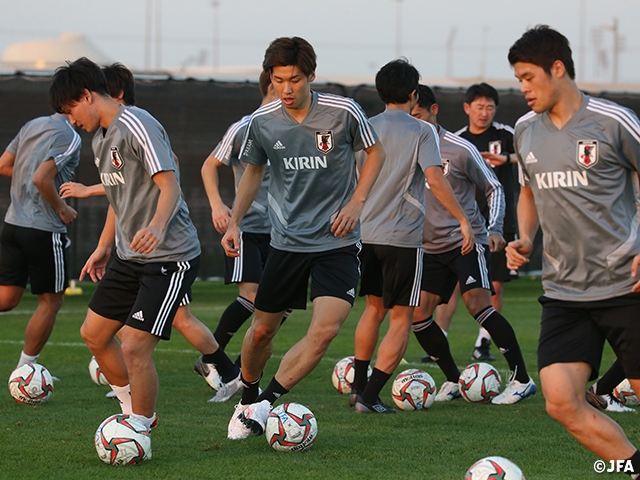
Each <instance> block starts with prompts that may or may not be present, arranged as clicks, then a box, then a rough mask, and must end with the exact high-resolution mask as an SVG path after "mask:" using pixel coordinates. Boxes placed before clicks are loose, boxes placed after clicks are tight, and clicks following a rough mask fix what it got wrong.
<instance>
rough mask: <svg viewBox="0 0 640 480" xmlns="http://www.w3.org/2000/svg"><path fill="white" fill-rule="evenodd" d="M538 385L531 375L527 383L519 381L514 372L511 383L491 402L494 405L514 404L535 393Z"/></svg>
mask: <svg viewBox="0 0 640 480" xmlns="http://www.w3.org/2000/svg"><path fill="white" fill-rule="evenodd" d="M536 391H537V387H536V384H535V382H534V381H533V379H532V378H531V377H529V381H528V382H527V383H522V382H519V381H517V380H516V379H515V378H514V375H513V374H512V375H511V376H510V377H509V383H507V386H506V387H505V389H504V390H503V391H502V393H501V394H500V395H498V396H497V397H493V399H492V400H491V403H493V404H494V405H513V404H514V403H518V402H519V401H520V400H524V399H525V398H528V397H530V396H532V395H535V393H536Z"/></svg>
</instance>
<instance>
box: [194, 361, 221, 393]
mask: <svg viewBox="0 0 640 480" xmlns="http://www.w3.org/2000/svg"><path fill="white" fill-rule="evenodd" d="M193 369H194V370H195V372H196V373H197V374H198V375H200V376H201V377H203V378H204V379H205V380H206V381H207V383H208V384H209V386H210V387H211V388H212V389H214V390H216V389H217V388H218V385H220V383H222V381H221V380H220V375H218V370H216V367H215V365H213V364H212V363H205V362H203V361H202V355H200V356H199V357H198V359H197V360H196V363H194V364H193Z"/></svg>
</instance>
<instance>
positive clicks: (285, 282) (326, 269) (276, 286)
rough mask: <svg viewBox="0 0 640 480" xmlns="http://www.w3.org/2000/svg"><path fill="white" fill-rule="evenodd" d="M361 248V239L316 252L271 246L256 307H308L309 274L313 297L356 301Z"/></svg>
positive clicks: (278, 309) (271, 309) (272, 310)
mask: <svg viewBox="0 0 640 480" xmlns="http://www.w3.org/2000/svg"><path fill="white" fill-rule="evenodd" d="M360 248H361V245H360V243H357V244H355V245H349V246H348V247H342V248H336V249H333V250H327V251H324V252H314V253H300V252H286V251H283V250H277V249H275V248H271V252H270V253H269V257H268V258H267V263H266V265H265V266H264V272H263V273H262V278H261V279H260V285H259V286H258V293H257V294H256V301H255V307H256V309H257V310H262V311H263V312H268V313H276V312H282V311H284V310H287V309H288V308H296V309H300V310H305V309H306V308H307V290H308V288H309V277H311V301H313V300H314V299H315V298H317V297H336V298H341V299H343V300H346V301H347V302H349V303H350V304H351V305H353V301H354V299H355V296H356V288H357V286H358V280H359V278H360V260H359V259H358V253H359V252H360Z"/></svg>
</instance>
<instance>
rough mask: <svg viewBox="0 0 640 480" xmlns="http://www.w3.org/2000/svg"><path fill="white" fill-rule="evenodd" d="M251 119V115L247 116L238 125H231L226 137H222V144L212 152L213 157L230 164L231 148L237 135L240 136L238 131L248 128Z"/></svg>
mask: <svg viewBox="0 0 640 480" xmlns="http://www.w3.org/2000/svg"><path fill="white" fill-rule="evenodd" d="M250 118H251V115H245V116H244V117H242V118H241V119H240V120H238V121H237V122H236V123H234V124H233V125H231V126H230V127H229V128H228V129H227V131H226V133H225V134H224V136H223V137H222V140H220V143H219V144H218V146H217V147H216V148H214V149H213V152H211V155H213V156H214V157H216V158H217V159H218V160H219V161H221V162H222V163H224V162H225V161H227V162H228V161H229V157H230V154H231V151H232V148H231V147H232V145H233V141H234V140H235V138H236V135H237V134H238V131H239V130H241V129H242V128H243V127H246V126H247V124H248V123H249V119H250Z"/></svg>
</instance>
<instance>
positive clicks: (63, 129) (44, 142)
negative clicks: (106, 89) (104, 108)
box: [4, 113, 81, 233]
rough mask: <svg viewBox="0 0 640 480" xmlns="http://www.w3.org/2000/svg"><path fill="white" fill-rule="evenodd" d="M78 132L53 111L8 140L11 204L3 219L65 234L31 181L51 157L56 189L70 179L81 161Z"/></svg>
mask: <svg viewBox="0 0 640 480" xmlns="http://www.w3.org/2000/svg"><path fill="white" fill-rule="evenodd" d="M80 145H81V141H80V135H78V134H77V133H76V131H75V130H74V129H73V127H72V126H71V125H70V124H69V121H68V120H67V118H66V117H65V116H64V115H61V114H59V113H56V114H54V115H51V116H48V117H39V118H35V119H33V120H31V121H30V122H27V123H26V124H25V125H24V126H23V127H22V128H21V129H20V132H19V133H18V135H16V137H15V138H14V139H13V140H12V141H11V143H10V144H9V146H8V147H7V151H8V152H9V153H11V154H12V155H13V156H14V157H15V158H16V160H15V163H14V165H13V174H12V177H11V204H10V205H9V209H8V210H7V214H6V215H5V217H4V221H5V222H7V223H9V224H11V225H17V226H19V227H27V228H35V229H36V230H43V231H45V232H56V233H66V231H67V227H66V225H65V224H64V223H63V222H62V220H61V219H60V216H59V215H58V212H56V211H55V210H54V209H53V207H52V206H51V205H49V203H48V202H47V201H46V200H45V199H44V198H43V197H42V195H40V191H39V190H38V188H37V187H36V186H35V185H34V183H33V174H34V173H35V171H36V170H37V169H38V167H39V166H40V165H41V164H42V163H44V162H46V161H48V160H52V159H53V161H54V162H55V164H56V168H57V169H58V173H57V174H56V176H55V178H54V182H55V185H56V191H58V190H59V189H60V185H62V184H63V183H65V182H68V181H69V180H71V177H72V175H73V172H74V171H75V169H76V167H77V166H78V162H79V160H80Z"/></svg>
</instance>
